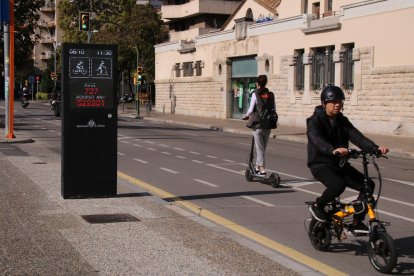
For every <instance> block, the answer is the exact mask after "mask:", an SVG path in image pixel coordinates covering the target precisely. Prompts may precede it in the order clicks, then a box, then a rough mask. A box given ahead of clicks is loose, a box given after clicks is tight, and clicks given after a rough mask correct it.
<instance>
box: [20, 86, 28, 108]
mask: <svg viewBox="0 0 414 276" xmlns="http://www.w3.org/2000/svg"><path fill="white" fill-rule="evenodd" d="M20 104H21V105H22V107H23V108H26V107H27V106H28V105H29V90H28V89H27V87H23V91H22V93H21V95H20Z"/></svg>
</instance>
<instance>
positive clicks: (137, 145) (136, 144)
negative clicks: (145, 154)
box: [133, 144, 142, 148]
mask: <svg viewBox="0 0 414 276" xmlns="http://www.w3.org/2000/svg"><path fill="white" fill-rule="evenodd" d="M133 145H134V146H136V147H139V148H142V146H141V145H138V144H133Z"/></svg>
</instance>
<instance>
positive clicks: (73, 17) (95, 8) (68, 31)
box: [59, 0, 168, 80]
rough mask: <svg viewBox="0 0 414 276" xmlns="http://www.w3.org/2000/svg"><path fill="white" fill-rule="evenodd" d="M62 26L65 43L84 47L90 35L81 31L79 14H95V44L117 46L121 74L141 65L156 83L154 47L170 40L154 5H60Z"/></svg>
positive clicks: (117, 0)
mask: <svg viewBox="0 0 414 276" xmlns="http://www.w3.org/2000/svg"><path fill="white" fill-rule="evenodd" d="M59 11H60V13H59V14H60V16H59V24H60V25H59V26H60V28H61V29H62V30H63V31H64V36H63V40H64V42H75V43H76V42H78V43H84V42H86V41H87V32H84V31H79V12H81V11H92V22H91V31H97V32H93V36H92V40H91V42H92V43H102V44H116V45H118V53H119V57H118V64H119V69H120V70H121V71H127V72H131V70H135V69H136V60H137V50H138V55H139V64H140V65H142V66H143V68H144V72H145V73H146V74H147V77H148V79H149V80H153V79H154V68H155V67H154V63H155V53H154V45H155V44H158V43H161V42H164V41H166V40H167V39H168V30H167V29H166V28H165V26H164V25H163V22H162V20H161V17H160V15H159V14H158V13H157V12H156V11H155V10H154V9H153V7H152V6H151V5H137V4H136V1H135V0H103V1H102V0H101V1H98V0H90V1H79V0H78V1H76V2H73V3H70V2H69V1H68V0H64V1H62V2H60V5H59Z"/></svg>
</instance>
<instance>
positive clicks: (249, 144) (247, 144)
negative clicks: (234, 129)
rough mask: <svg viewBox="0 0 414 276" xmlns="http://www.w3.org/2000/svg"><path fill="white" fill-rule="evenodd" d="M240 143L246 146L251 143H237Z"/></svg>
mask: <svg viewBox="0 0 414 276" xmlns="http://www.w3.org/2000/svg"><path fill="white" fill-rule="evenodd" d="M239 144H240V145H246V146H251V145H252V144H251V143H239Z"/></svg>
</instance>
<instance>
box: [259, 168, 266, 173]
mask: <svg viewBox="0 0 414 276" xmlns="http://www.w3.org/2000/svg"><path fill="white" fill-rule="evenodd" d="M259 173H260V174H261V175H265V174H266V171H265V167H264V166H259Z"/></svg>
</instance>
